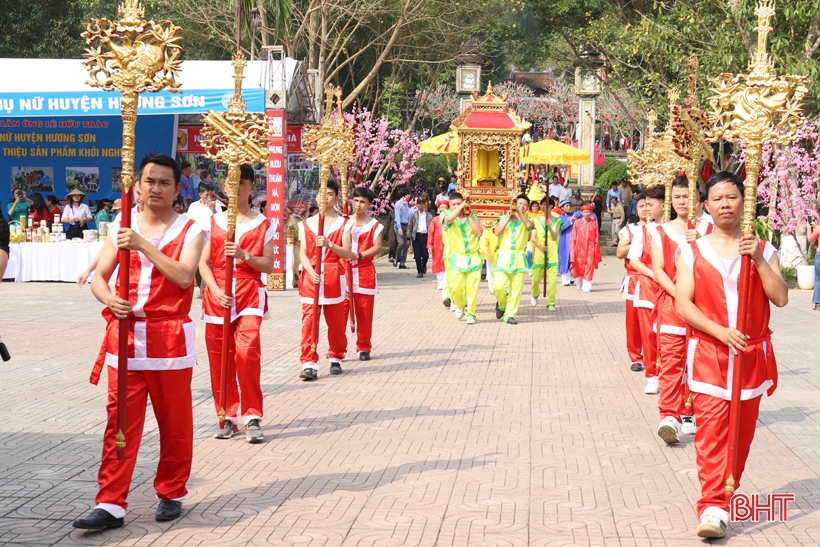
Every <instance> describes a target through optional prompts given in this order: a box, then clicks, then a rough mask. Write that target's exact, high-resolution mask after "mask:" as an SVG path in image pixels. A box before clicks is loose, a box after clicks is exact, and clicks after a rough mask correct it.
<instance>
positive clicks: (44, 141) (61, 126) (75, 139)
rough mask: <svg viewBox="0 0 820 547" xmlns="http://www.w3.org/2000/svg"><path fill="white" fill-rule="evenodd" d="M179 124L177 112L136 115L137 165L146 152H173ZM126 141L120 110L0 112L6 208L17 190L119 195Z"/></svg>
mask: <svg viewBox="0 0 820 547" xmlns="http://www.w3.org/2000/svg"><path fill="white" fill-rule="evenodd" d="M174 126H175V124H174V116H139V117H137V139H136V164H137V165H139V162H140V160H141V159H142V158H143V157H144V156H145V155H147V154H153V153H162V154H168V155H171V153H172V152H173V145H174V138H176V135H174ZM121 147H122V118H121V117H120V116H78V117H61V118H0V202H1V203H2V204H3V213H4V214H5V216H6V218H8V206H7V204H8V203H9V202H10V201H11V200H13V191H15V190H21V191H25V192H26V193H27V194H29V195H30V194H31V193H32V192H40V193H41V194H42V195H43V197H46V196H48V195H50V194H53V195H55V196H57V197H58V198H59V199H63V198H65V196H66V194H67V193H68V192H69V191H71V190H72V189H74V188H78V189H79V190H81V191H82V192H84V193H85V194H86V195H87V196H88V197H89V198H90V199H92V200H98V199H102V198H105V197H108V198H116V197H119V194H120V191H121V186H120V173H121V171H122V169H121V168H122V156H121ZM4 180H5V181H7V182H3V181H4ZM15 220H16V219H15Z"/></svg>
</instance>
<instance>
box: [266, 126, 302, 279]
mask: <svg viewBox="0 0 820 547" xmlns="http://www.w3.org/2000/svg"><path fill="white" fill-rule="evenodd" d="M267 115H268V118H269V120H270V127H271V132H272V133H273V135H272V136H271V137H269V139H268V151H269V152H270V155H269V156H268V165H267V171H268V219H269V220H270V221H271V224H273V228H274V235H273V273H272V274H271V275H269V276H268V289H269V290H273V291H284V290H285V270H286V269H287V249H286V245H285V225H284V224H285V218H284V212H285V198H286V196H285V194H286V192H285V184H286V182H287V170H286V168H285V166H286V163H285V162H286V158H287V151H288V147H287V144H286V139H287V133H286V131H287V118H286V117H285V116H286V112H285V111H284V110H268V111H267ZM299 141H300V145H301V132H300V133H299Z"/></svg>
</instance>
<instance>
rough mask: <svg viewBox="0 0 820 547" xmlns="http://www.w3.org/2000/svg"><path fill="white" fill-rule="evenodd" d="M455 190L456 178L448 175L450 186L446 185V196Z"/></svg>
mask: <svg viewBox="0 0 820 547" xmlns="http://www.w3.org/2000/svg"><path fill="white" fill-rule="evenodd" d="M456 188H458V177H456V176H455V175H450V184H448V185H447V195H448V196H449V195H450V192H455V191H456Z"/></svg>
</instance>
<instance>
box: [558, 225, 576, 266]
mask: <svg viewBox="0 0 820 547" xmlns="http://www.w3.org/2000/svg"><path fill="white" fill-rule="evenodd" d="M572 217H573V215H572V214H571V213H564V214H563V215H561V222H562V226H561V239H559V240H558V273H559V274H565V273H568V272H569V242H570V238H571V237H572V222H570V220H571V219H572Z"/></svg>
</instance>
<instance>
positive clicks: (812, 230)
mask: <svg viewBox="0 0 820 547" xmlns="http://www.w3.org/2000/svg"><path fill="white" fill-rule="evenodd" d="M810 222H811V221H810ZM808 235H809V238H808V239H809V243H811V242H812V241H817V239H818V238H820V225H818V224H815V223H814V222H811V223H810V224H809V234H808ZM811 301H812V303H813V304H814V311H817V310H820V252H818V253H815V254H814V294H813V295H812V299H811Z"/></svg>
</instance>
